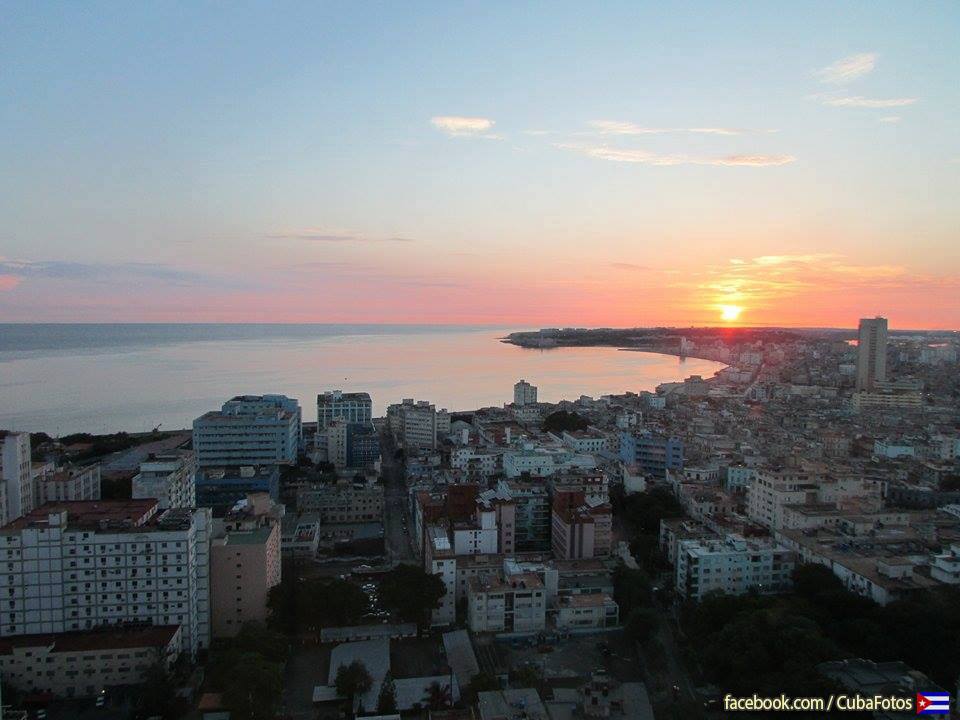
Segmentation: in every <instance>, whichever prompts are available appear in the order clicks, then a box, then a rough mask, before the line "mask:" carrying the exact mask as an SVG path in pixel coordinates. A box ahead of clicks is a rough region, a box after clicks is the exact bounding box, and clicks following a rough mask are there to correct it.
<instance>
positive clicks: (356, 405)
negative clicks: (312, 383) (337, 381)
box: [317, 390, 373, 432]
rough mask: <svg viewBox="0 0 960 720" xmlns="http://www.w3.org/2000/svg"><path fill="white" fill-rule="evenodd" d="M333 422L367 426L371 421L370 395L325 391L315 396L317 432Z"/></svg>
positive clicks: (371, 402) (371, 405)
mask: <svg viewBox="0 0 960 720" xmlns="http://www.w3.org/2000/svg"><path fill="white" fill-rule="evenodd" d="M334 420H342V421H343V422H346V423H354V424H358V425H369V424H370V423H371V422H372V421H373V401H372V400H371V399H370V394H369V393H365V392H353V393H350V392H348V393H345V392H343V391H341V390H327V391H326V392H324V393H321V394H319V395H317V432H321V431H323V430H325V429H326V428H327V427H329V426H330V423H332V422H333V421H334Z"/></svg>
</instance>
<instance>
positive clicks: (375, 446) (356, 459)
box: [318, 420, 380, 469]
mask: <svg viewBox="0 0 960 720" xmlns="http://www.w3.org/2000/svg"><path fill="white" fill-rule="evenodd" d="M324 435H325V436H326V447H327V462H329V463H331V464H332V465H333V466H334V467H336V468H338V469H342V468H362V467H368V466H376V465H377V464H378V463H379V462H380V437H379V435H378V434H377V430H376V428H374V426H373V424H372V423H369V422H368V423H365V424H363V423H351V422H347V421H346V420H332V421H330V423H329V424H328V425H327V427H326V429H325V430H323V431H322V433H321V434H320V435H319V436H318V437H321V438H322V437H323V436H324Z"/></svg>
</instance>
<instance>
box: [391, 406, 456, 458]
mask: <svg viewBox="0 0 960 720" xmlns="http://www.w3.org/2000/svg"><path fill="white" fill-rule="evenodd" d="M387 421H388V423H389V426H390V430H391V431H392V432H393V435H394V437H395V438H396V441H397V444H399V445H400V446H401V447H403V448H404V449H405V450H407V451H408V452H409V451H410V450H436V449H437V447H438V446H439V442H440V439H441V438H443V437H446V436H447V435H449V434H450V414H449V413H448V412H447V411H446V410H437V408H436V407H435V406H434V405H432V404H431V403H429V402H427V401H426V400H420V401H416V402H415V401H414V400H413V399H412V398H406V399H404V401H403V402H402V403H399V404H396V405H391V406H390V407H389V408H387Z"/></svg>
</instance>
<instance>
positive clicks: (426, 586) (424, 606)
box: [380, 564, 447, 625]
mask: <svg viewBox="0 0 960 720" xmlns="http://www.w3.org/2000/svg"><path fill="white" fill-rule="evenodd" d="M446 592H447V589H446V586H444V584H443V580H441V579H440V577H439V576H438V575H431V574H430V573H428V572H426V571H425V570H424V569H423V568H421V567H420V566H419V565H404V564H401V565H397V566H396V567H395V568H394V569H393V570H391V571H390V572H388V573H387V574H386V575H384V576H383V579H382V580H381V581H380V599H381V601H382V602H383V604H384V605H385V606H386V607H388V608H389V609H391V610H393V611H394V612H395V613H396V614H397V615H398V616H399V617H400V618H401V619H402V620H403V621H405V622H415V623H418V624H420V625H423V624H424V623H427V622H429V615H430V612H431V611H432V610H435V609H436V608H437V606H438V605H439V604H440V598H442V597H443V596H444V595H445V594H446Z"/></svg>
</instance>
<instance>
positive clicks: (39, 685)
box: [0, 625, 183, 698]
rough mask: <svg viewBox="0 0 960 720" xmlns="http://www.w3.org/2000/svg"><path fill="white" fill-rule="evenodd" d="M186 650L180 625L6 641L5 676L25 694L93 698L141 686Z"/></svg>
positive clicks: (0, 657)
mask: <svg viewBox="0 0 960 720" xmlns="http://www.w3.org/2000/svg"><path fill="white" fill-rule="evenodd" d="M182 649H183V631H182V630H181V628H180V626H179V625H158V626H152V627H129V628H111V629H105V630H95V631H89V632H72V633H63V634H58V635H20V636H16V637H8V638H4V639H2V640H0V674H2V675H3V681H4V683H5V684H9V685H11V686H12V687H14V688H16V689H17V690H19V691H20V692H22V693H25V694H32V693H50V694H52V695H55V696H57V697H60V698H83V697H93V696H94V695H97V694H98V693H99V692H100V691H101V690H104V689H106V688H108V687H109V688H112V687H116V686H120V685H139V684H141V683H142V682H143V681H144V680H145V679H146V674H147V671H148V670H149V669H150V668H151V667H153V666H154V665H155V664H156V663H157V662H160V663H162V664H164V665H165V666H166V667H167V668H169V667H170V666H172V665H173V663H174V662H175V661H176V659H177V657H178V656H179V655H180V653H181V651H182Z"/></svg>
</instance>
